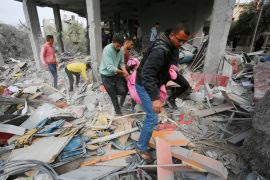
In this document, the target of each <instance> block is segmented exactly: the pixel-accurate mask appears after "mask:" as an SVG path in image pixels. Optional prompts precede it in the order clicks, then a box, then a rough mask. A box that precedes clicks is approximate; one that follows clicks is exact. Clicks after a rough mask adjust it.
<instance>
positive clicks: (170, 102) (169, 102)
mask: <svg viewBox="0 0 270 180" xmlns="http://www.w3.org/2000/svg"><path fill="white" fill-rule="evenodd" d="M167 105H168V106H169V108H172V109H177V105H176V103H175V99H174V100H172V99H168V100H167Z"/></svg>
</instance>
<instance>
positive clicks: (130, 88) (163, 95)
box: [127, 58, 177, 104]
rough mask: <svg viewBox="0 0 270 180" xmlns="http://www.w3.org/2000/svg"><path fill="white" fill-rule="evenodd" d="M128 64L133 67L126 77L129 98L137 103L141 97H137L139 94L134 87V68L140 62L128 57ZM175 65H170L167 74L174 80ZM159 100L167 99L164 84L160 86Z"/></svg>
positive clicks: (139, 102) (175, 75)
mask: <svg viewBox="0 0 270 180" xmlns="http://www.w3.org/2000/svg"><path fill="white" fill-rule="evenodd" d="M127 65H128V66H130V67H132V69H134V71H133V72H132V73H131V75H130V76H129V77H128V91H129V93H130V96H131V98H132V99H133V100H134V101H135V102H136V103H137V104H141V103H142V102H141V99H140V97H139V95H138V94H137V92H136V88H135V83H136V71H135V69H137V68H138V67H139V65H140V62H139V60H138V59H137V58H130V59H129V61H128V63H127ZM176 70H177V67H176V66H175V65H172V66H171V68H170V70H169V74H170V77H171V79H172V80H175V79H176V78H177V73H176ZM159 93H160V100H161V101H162V102H165V101H166V99H167V91H166V87H165V85H162V86H161V87H160V91H159Z"/></svg>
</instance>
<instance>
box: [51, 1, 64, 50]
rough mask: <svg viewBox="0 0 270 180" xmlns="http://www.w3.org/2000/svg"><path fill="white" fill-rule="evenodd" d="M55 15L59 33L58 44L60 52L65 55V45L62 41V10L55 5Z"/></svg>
mask: <svg viewBox="0 0 270 180" xmlns="http://www.w3.org/2000/svg"><path fill="white" fill-rule="evenodd" d="M53 14H54V22H55V28H56V32H57V43H58V47H59V49H60V51H61V52H62V53H63V52H64V51H65V50H64V43H63V39H62V37H63V36H62V31H63V30H62V21H61V15H60V9H59V6H58V5H55V6H54V7H53Z"/></svg>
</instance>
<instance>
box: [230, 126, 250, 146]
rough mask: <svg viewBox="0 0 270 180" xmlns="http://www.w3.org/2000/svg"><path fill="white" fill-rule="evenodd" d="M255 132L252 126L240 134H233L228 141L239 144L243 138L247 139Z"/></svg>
mask: <svg viewBox="0 0 270 180" xmlns="http://www.w3.org/2000/svg"><path fill="white" fill-rule="evenodd" d="M253 132H254V129H253V128H250V129H247V130H245V131H243V132H241V133H238V134H235V135H233V136H231V137H230V138H229V139H228V142H230V143H232V144H237V143H239V142H241V141H243V140H245V139H246V138H249V137H250V136H251V135H252V133H253Z"/></svg>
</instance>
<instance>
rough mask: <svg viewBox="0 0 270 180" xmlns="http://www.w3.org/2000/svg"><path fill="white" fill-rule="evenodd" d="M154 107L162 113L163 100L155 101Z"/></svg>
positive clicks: (157, 111)
mask: <svg viewBox="0 0 270 180" xmlns="http://www.w3.org/2000/svg"><path fill="white" fill-rule="evenodd" d="M153 109H154V111H155V112H156V113H160V112H161V110H162V102H161V101H160V100H155V101H153Z"/></svg>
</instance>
